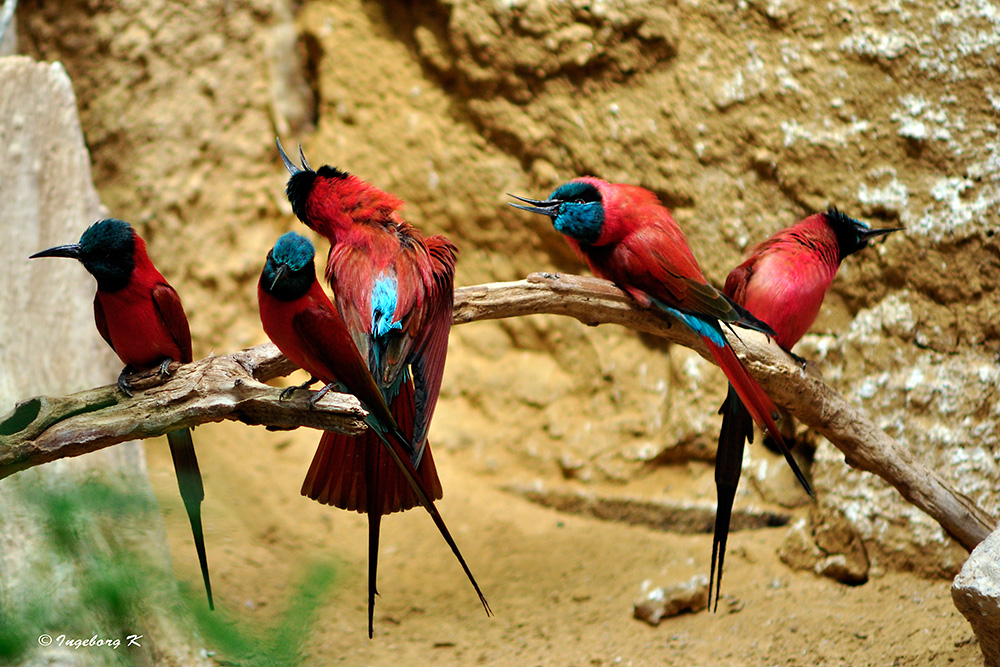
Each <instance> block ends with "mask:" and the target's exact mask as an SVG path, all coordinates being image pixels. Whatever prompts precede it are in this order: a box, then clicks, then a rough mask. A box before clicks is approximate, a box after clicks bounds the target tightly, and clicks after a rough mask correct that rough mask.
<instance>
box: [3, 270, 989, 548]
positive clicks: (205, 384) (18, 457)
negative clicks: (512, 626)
mask: <svg viewBox="0 0 1000 667" xmlns="http://www.w3.org/2000/svg"><path fill="white" fill-rule="evenodd" d="M533 314H556V315H565V316H568V317H573V318H575V319H577V320H579V321H581V322H583V323H584V324H587V325H597V324H619V325H622V326H626V327H629V328H632V329H635V330H637V331H642V332H645V333H650V334H654V335H657V336H661V337H663V338H665V339H667V340H669V341H671V342H674V343H677V344H680V345H684V346H686V347H689V348H692V349H694V350H696V351H698V352H699V353H700V354H701V355H702V356H704V357H705V358H706V359H709V360H710V361H711V357H710V355H709V354H708V351H707V350H706V349H705V347H704V345H703V344H702V342H701V340H700V339H699V338H698V336H697V335H695V334H694V333H693V332H691V331H690V330H689V329H688V328H687V327H684V326H677V323H676V322H675V321H674V320H673V319H672V318H671V317H669V316H668V315H665V314H663V313H661V312H659V311H655V310H649V309H645V308H641V307H639V306H637V305H636V304H635V302H634V301H633V300H632V299H630V298H629V297H628V296H627V295H626V294H625V293H624V292H622V291H621V290H619V289H618V288H617V287H615V286H614V285H613V284H611V283H609V282H607V281H604V280H598V279H596V278H587V277H582V276H571V275H562V274H547V273H535V274H532V275H530V276H529V277H528V278H527V279H526V280H520V281H516V282H508V283H491V284H486V285H476V286H472V287H463V288H460V289H457V290H456V291H455V311H454V322H455V324H465V323H469V322H475V321H479V320H488V319H499V318H505V317H520V316H524V315H533ZM727 335H728V336H729V339H730V342H731V343H732V344H733V348H734V349H735V350H736V352H737V354H739V355H740V357H741V358H742V359H743V360H744V362H745V363H746V364H747V367H748V368H749V369H750V371H751V372H752V373H753V374H754V376H755V377H756V378H757V380H758V381H759V382H760V384H761V386H762V387H763V388H764V390H765V391H766V392H767V393H768V394H769V395H770V396H771V397H772V399H773V400H774V402H775V403H776V404H778V405H779V406H781V407H783V408H785V409H787V410H788V411H789V413H791V414H792V415H793V416H794V417H796V418H797V419H798V420H800V421H801V422H803V423H804V424H806V425H808V426H810V427H812V428H813V429H815V430H816V431H817V432H819V433H820V434H822V435H823V436H824V437H826V438H827V439H828V440H830V442H832V443H833V444H834V445H835V446H836V447H838V448H839V449H840V450H841V451H842V452H843V453H844V455H845V458H846V461H847V463H848V464H850V465H852V466H854V467H855V468H858V469H860V470H865V471H868V472H871V473H874V474H876V475H878V476H879V477H881V478H883V479H884V480H886V481H887V482H889V483H890V484H891V485H892V486H893V487H895V488H896V489H897V490H898V491H899V492H900V493H901V494H902V496H903V497H904V498H906V499H907V500H908V501H909V502H911V503H913V504H914V505H916V506H917V507H919V508H920V509H921V510H923V511H924V512H926V513H927V514H928V515H929V516H931V517H932V518H933V519H934V520H936V521H937V522H938V523H939V524H941V526H942V527H943V528H944V529H945V531H946V532H947V533H948V534H949V535H951V536H952V537H953V538H954V539H955V540H957V541H958V542H959V543H960V544H961V545H962V546H964V547H965V548H966V549H969V550H970V551H971V550H972V549H973V548H974V547H975V546H976V545H977V544H979V543H980V542H981V541H982V540H984V539H985V538H986V536H987V535H989V533H990V532H991V531H992V529H993V528H994V527H995V526H996V522H995V521H994V519H993V518H992V517H991V516H990V515H989V514H988V513H986V512H985V511H984V510H982V509H981V508H980V507H978V506H977V505H976V504H975V503H974V502H973V501H972V500H971V499H969V498H968V497H966V496H964V495H962V494H961V493H959V492H958V491H956V490H955V489H954V488H952V487H951V485H949V484H948V483H947V482H946V481H945V480H944V479H942V478H941V476H940V475H938V474H936V473H935V472H934V471H932V470H930V469H928V468H927V467H926V466H925V465H923V464H922V463H921V462H920V461H918V460H916V459H915V458H914V457H913V455H912V454H911V453H910V452H909V451H908V450H906V449H905V448H903V447H902V446H900V444H899V443H898V442H896V441H895V440H893V439H892V438H890V437H889V436H887V435H886V434H885V433H883V432H882V431H881V430H880V429H879V428H878V427H877V426H876V425H875V424H874V423H873V422H872V420H871V419H870V418H869V417H868V416H867V415H866V414H865V413H864V412H863V411H862V410H861V409H859V408H857V407H855V406H853V405H851V404H850V403H849V402H848V401H847V400H846V399H845V398H844V397H843V396H841V395H840V394H839V393H837V392H836V391H835V390H833V389H832V388H830V387H829V386H828V385H826V384H825V383H824V382H823V381H822V379H820V378H818V377H816V375H815V374H814V373H809V372H805V371H803V370H802V368H801V367H800V366H799V365H798V364H796V363H795V362H794V361H793V360H792V359H791V358H790V357H789V356H788V355H787V354H786V353H785V352H783V351H782V350H781V349H780V348H779V347H778V346H777V345H775V344H773V343H772V342H770V341H769V340H767V338H766V337H765V336H762V335H760V334H757V333H755V332H749V331H742V330H741V331H740V332H739V335H738V336H737V335H735V334H733V333H727ZM293 368H294V367H293V366H292V365H291V364H290V363H289V362H288V361H287V360H285V359H284V358H283V357H282V356H281V355H280V353H279V352H278V351H277V349H276V348H275V347H274V346H273V345H261V346H257V347H254V348H249V349H247V350H243V351H241V352H237V353H235V354H233V355H227V356H224V357H211V358H209V359H204V360H202V361H199V362H196V363H194V364H189V365H187V366H181V367H179V369H178V370H177V372H176V376H175V377H173V378H171V379H170V380H169V381H168V382H166V383H164V384H162V385H159V386H157V387H155V388H153V389H150V390H147V391H145V392H143V393H140V394H137V396H136V398H135V399H132V400H130V401H129V400H121V397H120V395H118V396H116V395H115V390H114V388H113V387H104V388H102V389H96V390H91V392H84V393H83V394H77V395H75V400H77V401H80V400H86V401H91V402H93V403H95V404H100V402H101V401H102V400H110V399H114V400H115V401H116V404H115V405H113V406H109V407H105V408H102V409H101V410H100V411H98V412H88V413H86V414H83V415H76V416H74V417H70V418H68V419H65V420H62V421H58V422H57V423H55V424H54V425H52V426H49V427H48V428H47V429H46V430H45V431H43V432H41V433H40V434H38V435H37V436H32V437H34V438H35V439H34V440H30V439H29V441H27V442H22V444H20V445H12V444H6V443H5V442H4V438H8V441H7V442H8V443H9V442H11V441H10V440H9V436H3V435H2V432H3V423H6V422H3V423H0V478H2V477H4V476H6V475H9V474H11V473H12V472H14V471H15V470H20V469H23V468H27V467H30V466H32V465H37V464H39V463H44V462H46V461H50V460H54V459H56V458H61V457H62V456H72V455H76V454H80V453H83V452H84V451H90V450H91V449H96V448H99V447H104V446H108V445H110V444H114V443H115V442H118V441H121V440H125V439H128V438H136V437H149V436H151V435H158V434H160V433H164V432H166V431H168V430H172V429H174V428H177V427H179V426H191V425H194V424H197V423H203V422H206V421H218V420H221V419H237V420H240V421H245V422H247V423H267V424H270V425H272V426H278V427H283V428H290V427H294V426H299V425H302V426H312V427H315V428H327V429H331V430H338V429H341V428H345V429H346V428H360V427H361V422H360V421H359V419H358V415H360V414H362V413H361V412H359V411H360V407H359V406H358V404H357V403H356V401H354V402H352V401H353V399H349V398H345V397H337V398H334V399H324V401H322V402H321V403H320V404H319V405H318V406H317V410H312V411H310V410H309V409H308V406H307V402H306V401H305V399H304V396H303V395H300V398H297V399H294V400H292V401H281V402H279V401H278V400H277V393H278V391H277V390H276V389H271V388H269V387H266V386H264V385H260V384H259V382H262V381H266V380H269V379H271V378H274V377H278V376H280V375H287V374H288V373H289V372H291V370H292V369H293ZM237 377H240V378H241V380H242V382H241V383H240V384H237V383H236V382H235V379H236V378H237ZM303 394H304V392H303ZM68 398H74V397H68ZM48 400H49V403H50V404H52V403H53V401H64V400H67V399H48ZM328 401H329V402H328ZM136 414H141V415H142V417H143V419H142V421H143V423H142V424H135V423H134V422H135V421H136V419H135V415H136ZM112 416H113V419H111V417H112ZM8 419H9V418H8ZM50 419H51V417H50ZM338 419H345V420H347V421H349V420H352V419H353V420H354V421H353V422H350V423H351V424H352V426H348V425H347V421H345V422H343V423H341V422H340V421H337V420H338ZM88 420H89V421H88ZM111 422H113V424H112V423H111ZM85 425H86V426H85ZM34 428H38V426H36V427H34ZM27 431H28V429H24V430H22V431H21V432H22V433H24V432H27ZM91 431H93V432H97V433H99V437H93V433H92V432H91ZM126 431H127V433H126ZM351 432H355V431H351ZM81 438H83V442H80V439H81ZM88 448H89V449H88ZM12 466H14V468H13V469H12Z"/></svg>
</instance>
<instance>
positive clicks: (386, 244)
mask: <svg viewBox="0 0 1000 667" xmlns="http://www.w3.org/2000/svg"><path fill="white" fill-rule="evenodd" d="M278 149H279V152H280V153H281V158H282V160H283V161H284V163H285V166H286V168H287V169H288V171H289V174H290V177H289V179H288V185H287V188H286V193H287V195H288V199H289V201H290V202H291V204H292V210H293V211H294V213H295V215H296V216H297V217H298V218H299V219H300V220H301V221H302V222H304V223H305V224H306V225H307V226H309V227H310V228H311V229H313V230H314V231H316V232H318V233H319V234H321V235H322V236H324V237H325V238H327V239H328V240H329V241H330V252H329V255H328V257H327V264H326V271H325V277H326V279H327V280H328V281H329V283H330V287H331V288H332V289H333V292H334V295H335V300H336V307H337V311H338V312H339V314H340V316H341V317H342V318H343V322H344V324H345V325H346V330H347V332H348V333H349V335H350V338H351V340H352V341H353V344H354V346H355V348H356V351H357V353H358V354H359V355H360V358H361V359H363V360H364V361H365V363H366V365H367V367H368V369H369V371H370V373H371V376H372V378H374V381H375V384H376V386H377V387H378V389H379V391H380V394H381V395H382V397H383V400H384V401H385V403H386V404H387V406H388V408H389V412H390V413H391V415H392V417H393V419H394V421H395V423H396V424H397V425H398V427H399V432H400V433H401V434H403V435H404V436H405V437H406V443H407V446H406V448H405V449H406V451H407V453H408V454H409V459H410V463H411V464H412V466H413V468H414V469H415V470H416V471H417V473H418V479H419V481H420V483H421V484H422V485H423V487H424V489H426V491H427V495H428V496H429V498H430V499H431V500H436V499H439V498H441V497H442V489H441V483H440V481H439V479H438V475H437V471H436V469H435V467H434V459H433V456H432V455H431V450H430V445H429V444H428V442H427V434H428V430H429V428H430V422H431V418H432V416H433V414H434V408H435V406H436V404H437V399H438V394H439V392H440V389H441V379H442V376H443V374H444V364H445V357H446V354H447V351H448V334H449V331H450V329H451V317H452V315H451V312H452V304H453V299H454V276H455V258H456V255H457V249H456V248H455V245H454V244H453V243H452V242H451V241H449V240H448V239H447V238H445V237H444V236H440V235H435V236H427V237H425V236H423V235H422V234H421V233H420V232H419V230H417V229H416V228H415V227H413V226H412V225H410V224H409V223H407V222H406V221H405V220H404V219H403V217H402V216H401V215H400V213H399V209H400V208H401V207H402V205H403V202H402V201H401V200H400V199H399V198H397V197H395V196H393V195H391V194H389V193H386V192H383V191H382V190H380V189H379V188H377V187H375V186H374V185H371V184H370V183H367V182H365V181H363V180H361V179H360V178H358V177H356V176H353V175H351V174H348V173H346V172H344V171H341V170H339V169H336V168H334V167H329V166H323V167H320V168H319V169H318V170H315V171H314V170H313V169H312V168H311V167H310V166H309V164H308V162H307V161H306V159H305V156H304V155H303V154H302V149H301V147H300V149H299V157H300V159H301V162H302V166H301V167H300V166H297V165H295V164H294V163H293V162H292V161H291V160H289V159H288V156H287V155H285V153H284V151H283V150H282V149H281V144H280V142H279V143H278ZM373 485H374V486H375V487H376V488H377V493H376V492H373V491H372V488H371V487H372V486H373ZM302 494H303V495H305V496H308V497H310V498H312V499H314V500H317V501H319V502H321V503H325V504H329V505H333V506H336V507H340V508H343V509H348V510H356V511H358V512H363V513H366V514H367V515H368V520H369V534H370V539H371V540H372V548H371V550H370V566H369V583H370V591H369V595H370V602H371V604H374V602H373V601H374V597H373V596H374V594H375V570H376V563H377V560H376V558H377V544H378V532H379V524H380V517H381V515H383V514H389V513H391V512H397V511H403V510H407V509H410V508H412V507H414V506H416V505H417V504H424V503H422V501H421V499H420V498H419V496H418V494H416V493H415V491H414V489H413V487H412V485H410V484H409V483H408V480H407V479H405V476H404V475H403V474H402V469H401V468H400V467H399V466H398V465H394V464H393V462H392V461H390V460H388V459H387V458H386V457H385V456H384V455H383V454H382V453H381V447H380V439H379V434H378V433H377V432H374V430H371V429H370V430H369V431H368V432H366V433H364V434H362V435H360V436H345V435H343V434H340V433H333V432H327V433H324V434H323V437H322V439H321V440H320V444H319V448H318V449H317V451H316V455H315V457H314V458H313V462H312V465H311V466H310V468H309V472H308V474H307V475H306V479H305V481H304V483H303V486H302ZM425 507H427V505H426V504H425ZM428 509H430V508H429V507H428ZM442 526H443V524H440V525H439V528H441V527H442ZM449 543H451V542H450V540H449ZM453 550H454V551H455V554H456V556H458V557H459V560H460V561H461V562H462V565H463V568H464V569H465V571H466V574H467V575H468V577H469V579H470V580H471V581H472V583H473V586H474V587H475V589H476V592H477V593H479V596H480V600H481V601H482V603H483V606H484V607H485V608H486V610H487V612H488V613H489V606H488V605H487V604H486V600H485V598H483V596H482V593H481V592H480V591H479V586H478V585H477V584H476V582H475V580H474V579H473V577H472V574H471V573H470V572H469V570H468V568H467V567H465V563H464V561H463V560H462V558H461V556H460V555H459V554H458V550H457V548H454V547H453ZM369 615H371V607H369ZM369 634H371V621H370V620H369Z"/></svg>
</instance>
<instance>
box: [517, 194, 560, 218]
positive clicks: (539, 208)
mask: <svg viewBox="0 0 1000 667" xmlns="http://www.w3.org/2000/svg"><path fill="white" fill-rule="evenodd" d="M507 196H508V197H513V198H514V199H517V200H519V201H523V202H524V203H526V204H531V206H521V205H520V204H514V203H512V202H508V204H509V205H510V206H513V207H514V208H519V209H521V210H522V211H531V212H532V213H541V214H542V215H547V216H549V217H550V218H554V217H556V216H557V215H559V207H560V206H562V203H563V202H562V201H560V200H559V199H528V198H527V197H518V196H517V195H512V194H511V193H509V192H508V193H507Z"/></svg>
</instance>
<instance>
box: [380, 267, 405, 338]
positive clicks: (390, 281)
mask: <svg viewBox="0 0 1000 667" xmlns="http://www.w3.org/2000/svg"><path fill="white" fill-rule="evenodd" d="M395 315H396V277H395V276H382V277H380V278H378V279H377V280H376V281H375V285H374V286H373V287H372V335H373V336H375V337H376V338H381V337H382V336H385V335H386V334H388V333H389V332H390V331H392V330H393V329H401V328H403V325H402V324H401V323H400V322H395V321H393V318H394V317H395Z"/></svg>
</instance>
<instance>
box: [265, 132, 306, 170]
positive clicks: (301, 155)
mask: <svg viewBox="0 0 1000 667" xmlns="http://www.w3.org/2000/svg"><path fill="white" fill-rule="evenodd" d="M274 140H275V141H276V142H278V153H279V154H280V155H281V161H282V162H284V163H285V169H287V170H288V173H289V174H291V175H292V176H294V175H295V174H299V173H302V172H303V171H312V167H310V166H309V162H307V161H306V156H305V153H303V152H302V144H299V161H300V162H301V163H302V166H301V167H299V166H298V165H296V164H295V163H294V162H292V161H291V160H289V159H288V155H287V154H286V153H285V149H284V148H283V147H282V145H281V139H279V138H278V137H275V138H274Z"/></svg>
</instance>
